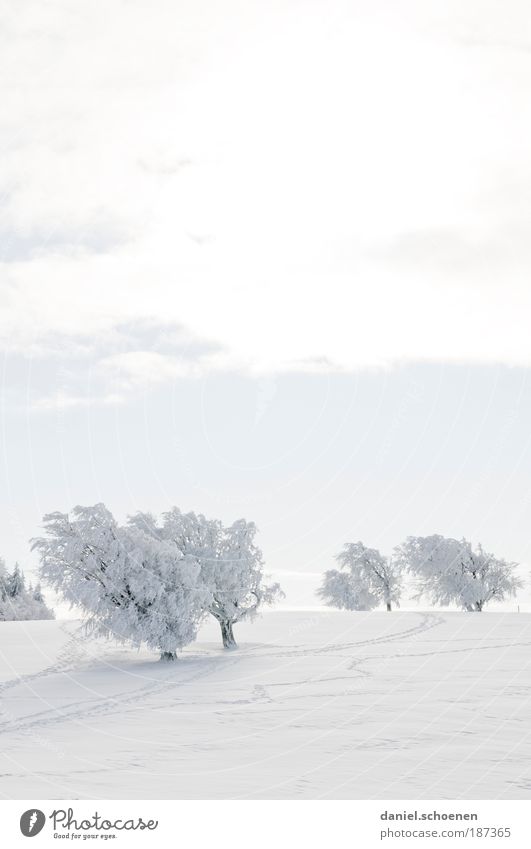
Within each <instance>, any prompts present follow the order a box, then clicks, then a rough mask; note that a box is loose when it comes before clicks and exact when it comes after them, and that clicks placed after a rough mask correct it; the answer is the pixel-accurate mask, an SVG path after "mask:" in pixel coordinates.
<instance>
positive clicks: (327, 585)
mask: <svg viewBox="0 0 531 849" xmlns="http://www.w3.org/2000/svg"><path fill="white" fill-rule="evenodd" d="M336 560H337V561H338V563H339V567H340V569H339V570H337V569H330V570H329V571H327V572H325V575H324V579H323V584H322V586H321V587H320V589H319V590H318V595H319V596H320V597H321V598H322V599H323V600H324V601H325V602H326V604H329V605H331V606H332V607H338V608H340V609H343V610H372V609H373V608H375V607H378V605H380V604H385V606H386V609H387V610H388V611H390V610H391V609H392V605H393V604H396V605H397V606H398V604H399V601H400V593H401V589H402V582H401V576H400V572H399V570H398V568H397V566H396V564H394V563H393V562H392V561H391V560H390V558H387V557H384V556H383V555H381V554H380V552H379V551H377V550H376V549H374V548H366V547H365V546H364V545H363V543H362V542H350V543H346V544H345V546H344V547H343V550H342V551H341V552H340V553H339V554H338V555H336Z"/></svg>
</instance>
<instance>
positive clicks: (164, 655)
mask: <svg viewBox="0 0 531 849" xmlns="http://www.w3.org/2000/svg"><path fill="white" fill-rule="evenodd" d="M160 659H161V660H164V661H173V660H177V655H176V653H175V652H174V651H161V653H160Z"/></svg>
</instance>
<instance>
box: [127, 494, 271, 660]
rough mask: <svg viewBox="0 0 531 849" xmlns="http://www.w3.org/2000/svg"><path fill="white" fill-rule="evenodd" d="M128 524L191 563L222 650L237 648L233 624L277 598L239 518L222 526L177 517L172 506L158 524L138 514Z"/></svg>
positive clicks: (197, 517) (251, 534) (248, 526)
mask: <svg viewBox="0 0 531 849" xmlns="http://www.w3.org/2000/svg"><path fill="white" fill-rule="evenodd" d="M129 522H130V524H131V525H132V526H134V527H136V528H138V529H141V530H143V531H144V532H146V533H149V534H151V535H152V536H153V537H154V538H155V539H158V540H171V541H172V542H173V543H174V544H175V545H176V546H177V547H178V549H179V550H180V551H181V552H182V554H183V555H188V556H192V557H194V558H196V560H197V561H198V563H199V564H200V568H201V582H202V584H203V586H204V587H205V589H206V590H207V592H208V599H209V600H208V605H207V609H208V612H209V613H211V615H212V616H214V618H215V619H216V620H217V621H218V622H219V625H220V628H221V635H222V640H223V645H224V646H225V648H233V647H235V646H236V641H235V638H234V632H233V626H234V625H235V623H236V622H239V621H241V620H242V619H245V618H246V619H250V618H252V617H254V616H255V615H256V613H257V612H258V610H259V608H260V606H261V605H262V604H272V603H273V602H274V601H275V600H276V599H277V598H278V597H279V596H281V595H282V591H281V589H280V586H279V585H278V584H267V583H266V582H265V576H264V571H263V567H264V562H263V557H262V552H261V551H260V549H259V548H258V547H257V545H256V543H255V536H256V526H255V525H254V523H253V522H246V521H245V519H240V520H238V521H236V522H234V523H233V524H232V525H230V526H228V527H225V526H224V525H223V524H222V523H221V522H220V521H219V520H217V519H207V518H205V516H203V515H202V514H196V513H193V512H191V513H182V512H181V511H180V510H179V509H178V508H177V507H173V508H172V509H171V510H169V511H168V512H167V513H165V514H164V515H163V517H162V524H160V525H159V524H157V521H156V519H155V518H154V517H153V516H152V515H151V514H149V513H137V514H136V515H134V516H131V517H130V519H129Z"/></svg>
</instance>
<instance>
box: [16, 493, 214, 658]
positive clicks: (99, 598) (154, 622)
mask: <svg viewBox="0 0 531 849" xmlns="http://www.w3.org/2000/svg"><path fill="white" fill-rule="evenodd" d="M44 527H45V530H46V536H44V537H41V538H39V539H35V540H34V541H33V548H34V549H37V551H38V552H39V554H40V558H41V577H42V579H43V580H45V581H46V582H47V583H48V584H50V585H51V586H52V587H53V588H54V589H55V590H57V592H58V593H60V594H61V595H62V596H63V597H64V598H65V599H66V600H67V601H69V602H70V603H71V604H72V605H78V606H79V607H81V609H82V610H83V611H84V614H85V624H86V627H87V629H88V630H89V631H92V632H95V633H97V634H101V635H104V636H111V635H112V636H113V637H115V638H117V639H119V640H121V641H131V642H132V643H133V644H135V645H139V644H141V643H145V644H146V645H147V646H148V647H150V648H153V649H157V650H159V651H160V652H161V658H162V659H165V660H170V659H171V660H173V659H175V656H176V654H175V653H176V651H177V649H180V648H182V647H183V646H185V645H186V644H187V643H189V642H191V641H192V640H193V639H194V638H195V636H196V633H197V628H198V626H199V622H200V621H201V617H202V615H203V612H204V609H205V604H206V603H207V601H208V593H207V592H206V590H205V588H204V587H203V586H202V584H201V581H200V580H199V576H200V566H199V564H198V562H197V560H196V559H195V558H194V557H192V556H188V555H184V556H183V554H182V552H181V551H180V550H179V549H178V547H177V546H176V545H175V544H174V543H173V542H172V541H171V540H156V539H154V538H153V536H151V535H150V534H148V533H146V532H144V531H142V530H140V529H139V528H138V527H132V526H131V527H121V526H119V525H118V524H117V522H116V521H115V519H114V517H113V515H112V513H111V512H110V511H109V510H107V508H106V507H105V505H104V504H96V505H94V506H93V507H76V508H75V509H74V510H73V511H72V518H71V517H70V516H69V515H68V514H66V513H50V514H48V515H47V516H45V517H44Z"/></svg>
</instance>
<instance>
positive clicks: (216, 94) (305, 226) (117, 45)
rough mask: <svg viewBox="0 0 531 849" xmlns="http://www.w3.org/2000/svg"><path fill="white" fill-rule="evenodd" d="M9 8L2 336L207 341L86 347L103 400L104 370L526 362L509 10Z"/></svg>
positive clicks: (525, 256) (518, 74)
mask: <svg viewBox="0 0 531 849" xmlns="http://www.w3.org/2000/svg"><path fill="white" fill-rule="evenodd" d="M6 20H7V26H6V27H5V33H6V34H5V44H4V45H3V48H2V57H3V58H2V60H1V63H0V64H1V69H0V73H1V75H2V77H3V82H4V90H5V91H6V101H5V104H4V109H3V120H2V149H3V156H2V160H1V161H2V163H3V164H2V166H1V167H0V190H1V191H2V193H3V197H4V204H3V208H2V212H1V213H0V231H2V232H3V233H4V245H5V250H4V251H3V252H2V249H1V248H0V258H1V256H2V255H3V256H5V257H6V258H11V259H12V260H13V261H11V262H9V263H7V262H6V263H4V264H3V267H2V269H1V272H2V276H3V280H4V282H3V283H2V287H1V289H0V339H1V340H2V342H3V344H4V346H5V348H6V349H7V350H12V351H19V352H20V351H22V352H23V351H26V352H28V351H29V352H30V353H31V352H33V353H34V354H35V355H37V354H39V355H42V353H43V351H44V352H45V351H46V350H48V349H49V350H51V349H53V347H54V344H55V343H54V340H57V338H58V337H60V338H63V339H65V338H66V337H67V336H68V337H70V338H71V340H73V339H75V340H76V344H77V345H79V344H83V340H90V339H92V338H94V337H97V338H102V337H103V338H104V337H105V335H106V334H112V333H114V332H115V331H116V327H117V326H118V325H120V324H122V323H124V322H133V323H134V322H137V321H140V320H143V319H146V318H148V319H151V320H152V321H153V322H155V323H159V324H160V325H162V324H165V325H179V326H184V327H185V328H187V329H188V332H189V334H190V335H191V336H192V337H197V338H199V339H201V340H207V341H209V342H212V343H213V345H215V346H217V347H216V350H212V351H211V352H210V353H208V354H206V353H205V352H203V351H202V350H200V351H198V353H197V356H196V357H195V358H194V357H192V358H183V357H182V356H181V355H180V354H179V353H176V352H168V351H162V350H157V346H156V345H155V346H154V347H153V346H152V347H151V348H150V349H149V350H143V349H140V348H138V345H135V344H133V343H132V344H131V347H130V348H129V349H127V348H126V349H125V350H120V351H111V352H110V353H109V351H106V352H103V353H102V352H101V351H99V353H98V354H97V355H95V357H96V360H95V367H96V368H97V369H99V371H100V372H101V373H103V372H105V373H106V374H107V375H109V380H110V384H109V385H105V386H104V385H103V384H102V397H114V395H115V392H116V387H115V386H114V388H113V384H112V381H113V380H115V376H116V374H117V371H118V373H119V374H120V375H121V377H122V379H123V382H124V384H127V385H128V386H129V387H135V386H136V387H138V386H140V385H142V386H145V385H148V384H150V383H157V382H160V381H161V380H172V379H175V378H177V377H179V376H181V375H183V374H187V375H190V374H192V375H193V374H196V373H198V372H203V371H205V370H209V369H212V368H238V369H247V370H251V371H264V370H290V369H291V370H297V369H298V370H300V369H306V370H307V369H314V368H320V369H323V368H336V369H353V368H359V367H372V366H387V365H389V364H392V363H396V362H403V361H407V360H417V359H443V360H452V361H468V362H505V363H509V364H516V363H518V364H526V365H529V364H531V344H530V342H529V333H528V327H527V321H526V316H528V315H529V314H530V310H531V286H530V285H529V273H530V271H531V252H530V250H529V240H528V234H527V226H528V225H527V221H528V220H529V213H530V211H531V209H530V206H531V203H530V193H529V187H530V186H531V167H530V166H531V162H530V160H529V149H530V142H531V138H530V135H531V98H530V96H529V95H530V90H531V66H529V59H528V56H527V55H526V53H525V50H524V49H523V47H524V48H525V46H526V44H527V42H526V39H527V38H529V44H531V33H530V32H529V14H528V12H527V7H526V5H525V4H523V3H519V2H508V3H507V4H504V8H503V10H501V8H500V7H499V6H498V5H497V4H484V3H478V2H476V1H475V0H465V2H460V3H459V4H455V3H452V4H448V3H439V2H436V0H433V2H429V3H425V2H423V3H419V2H413V0H400V2H397V3H392V4H391V3H388V2H384V1H383V0H379V2H378V0H377V2H373V1H372V0H371V2H365V3H363V2H362V3H357V4H354V5H353V4H351V3H347V2H341V0H333V2H327V3H324V2H323V0H314V2H309V3H305V4H303V5H301V4H299V3H298V2H295V0H294V1H293V2H282V3H280V2H278V3H277V2H272V3H270V4H269V3H268V4H262V3H254V2H251V3H245V4H242V3H240V2H237V0H229V3H227V4H223V8H221V7H220V6H219V4H216V3H213V2H211V3H206V4H197V3H193V2H191V0H189V2H183V3H179V4H175V3H173V2H161V3H159V4H157V8H156V11H154V10H153V6H152V5H151V4H148V3H147V2H143V1H142V0H139V2H134V3H123V2H117V0H111V2H109V3H107V4H106V5H105V9H103V8H100V7H99V6H97V5H96V6H95V5H94V4H90V3H88V2H87V3H81V4H76V7H75V9H74V7H72V6H71V4H66V3H65V4H62V3H57V4H54V6H53V7H49V6H46V7H42V6H41V4H38V3H35V4H28V6H27V12H26V15H23V16H21V15H20V14H18V4H15V3H11V4H7V13H6ZM21 92H22V93H23V96H21ZM72 344H73V343H72ZM72 397H78V396H76V393H74V392H73V393H72Z"/></svg>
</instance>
